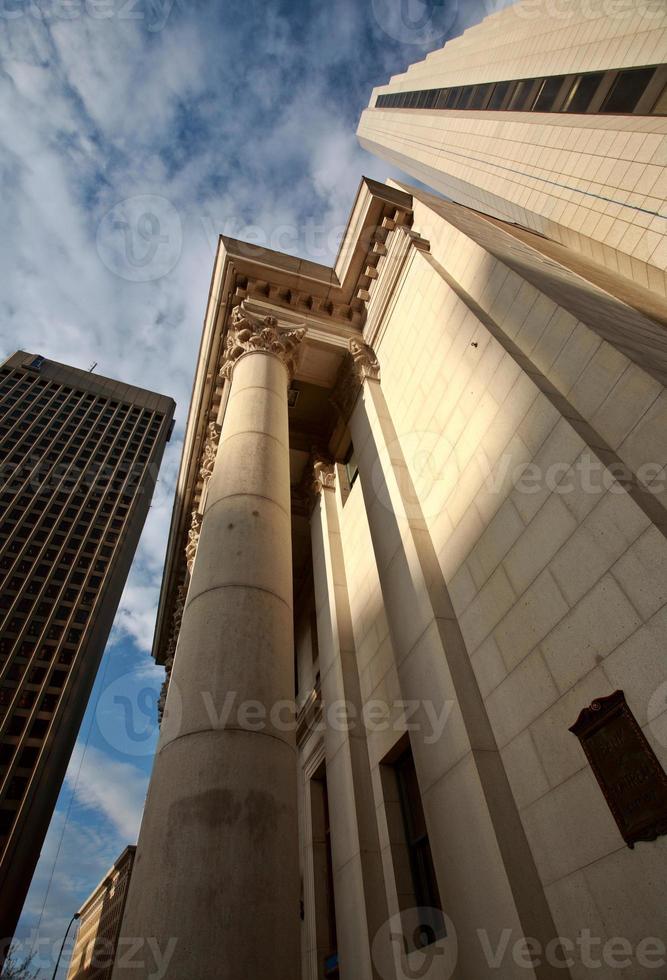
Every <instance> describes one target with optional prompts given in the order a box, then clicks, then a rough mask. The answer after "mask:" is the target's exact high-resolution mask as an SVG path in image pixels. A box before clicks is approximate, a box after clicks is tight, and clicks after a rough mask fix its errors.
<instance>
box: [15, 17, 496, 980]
mask: <svg viewBox="0 0 667 980" xmlns="http://www.w3.org/2000/svg"><path fill="white" fill-rule="evenodd" d="M504 2H506V0H329V2H324V0H298V2H296V0H294V2H292V0H290V2H279V0H243V2H239V0H218V2H217V3H214V2H209V0H0V179H1V181H2V195H1V196H0V277H1V278H0V356H1V357H2V358H3V359H4V357H6V356H8V355H9V354H10V353H12V352H13V351H14V350H16V349H17V348H22V349H25V350H29V351H32V352H34V353H40V354H43V355H45V356H46V357H48V358H52V359H55V360H59V361H63V362H65V363H68V364H72V365H75V366H77V367H81V368H84V369H88V368H90V367H91V366H92V365H93V364H96V368H95V370H96V371H97V372H98V373H100V374H103V375H106V376H110V377H114V378H119V379H121V380H123V381H125V382H128V383H131V384H137V385H141V386H142V387H146V388H151V389H153V390H155V391H159V392H161V393H163V394H167V395H170V396H172V397H173V398H174V399H175V400H176V402H177V410H176V429H175V433H174V437H173V438H172V441H171V443H170V444H169V446H168V448H167V452H166V455H165V459H164V462H163V465H162V468H161V473H160V479H159V482H158V485H157V488H156V493H155V497H154V500H153V505H152V508H151V511H150V515H149V518H148V520H147V523H146V527H145V530H144V533H143V536H142V539H141V543H140V545H139V549H138V552H137V556H136V558H135V561H134V564H133V566H132V571H131V573H130V577H129V580H128V583H127V586H126V589H125V591H124V594H123V598H122V600H121V604H120V607H119V610H118V613H117V616H116V619H115V623H114V627H113V630H112V634H111V637H110V640H109V643H108V645H107V648H106V651H105V653H104V658H103V661H102V665H101V668H100V673H99V675H98V679H97V682H96V684H95V688H94V691H93V694H92V697H91V700H90V704H89V708H88V711H87V713H86V716H85V718H84V721H83V725H82V728H81V731H80V733H79V739H78V742H77V746H76V749H75V752H74V755H73V758H72V761H71V764H70V767H69V770H68V774H67V777H66V780H65V784H64V786H63V791H62V793H61V795H60V799H59V802H58V806H57V808H56V812H55V814H54V818H53V821H52V824H51V827H50V829H49V833H48V836H47V839H46V842H45V845H44V848H43V850H42V855H41V859H40V862H39V865H38V868H37V872H36V874H35V878H34V881H33V885H32V887H31V890H30V893H29V896H28V899H27V902H26V906H25V908H24V913H23V916H22V918H21V922H20V925H19V931H18V934H17V935H18V938H19V939H20V941H21V943H22V947H21V948H22V949H27V948H29V947H30V946H31V945H32V946H34V947H35V949H36V960H35V965H37V966H38V967H39V968H40V980H41V978H47V977H49V978H50V977H51V974H52V971H53V965H54V959H53V949H54V948H55V949H56V953H57V948H58V947H59V945H60V942H61V940H62V936H63V935H64V932H65V928H66V926H67V923H68V921H69V919H70V916H71V914H72V913H73V912H74V911H75V910H76V909H77V908H78V907H79V905H80V904H81V902H82V901H83V900H84V899H85V897H86V896H87V895H88V894H89V893H90V892H91V891H92V890H93V888H94V887H95V886H96V885H97V884H98V882H99V881H100V879H101V878H102V877H103V876H104V873H105V872H106V870H107V869H108V868H109V867H110V865H111V864H112V862H113V861H114V859H115V858H116V857H118V856H119V855H120V853H121V851H122V850H123V849H124V847H125V846H126V845H127V844H128V843H134V842H135V841H136V838H137V834H138V828H139V823H140V819H141V811H142V807H143V803H144V798H145V793H146V787H147V782H148V777H149V774H150V767H151V763H152V754H153V751H154V748H155V743H156V723H155V718H156V714H155V702H156V698H157V694H158V691H159V687H160V684H161V682H162V675H163V671H162V669H161V668H157V667H156V666H155V665H154V664H153V661H152V660H151V657H150V647H151V641H152V634H153V625H154V619H155V612H156V606H157V597H158V592H159V585H160V578H161V571H162V564H163V559H164V550H165V546H166V539H167V531H168V524H169V517H170V513H171V507H172V502H173V493H174V486H175V479H176V473H177V469H178V464H179V458H180V452H181V446H182V436H183V429H184V425H185V420H186V416H187V408H188V402H189V394H190V387H191V384H192V376H193V372H194V365H195V357H196V352H197V347H198V343H199V337H200V332H201V327H202V322H203V316H204V308H205V303H206V299H207V293H208V286H209V280H210V275H211V270H212V265H213V258H214V252H215V245H216V240H217V236H218V234H220V233H222V234H226V235H230V236H232V237H236V238H240V239H245V240H248V241H253V242H257V243H259V244H264V245H268V246H270V247H272V248H276V249H279V250H281V251H285V252H289V253H291V254H295V255H299V256H302V257H305V258H310V259H314V260H316V261H318V262H325V263H330V262H331V261H332V260H333V258H334V255H335V252H336V249H337V245H338V240H339V237H340V233H341V231H342V229H343V227H344V225H345V223H346V220H347V216H348V213H349V210H350V208H351V206H352V203H353V199H354V195H355V192H356V189H357V186H358V183H359V180H360V179H361V177H362V175H366V176H368V177H374V178H376V179H379V180H385V179H386V178H387V177H390V176H394V177H402V176H403V175H401V174H399V173H398V171H395V170H392V169H391V168H389V167H388V166H387V165H385V164H384V163H383V162H382V161H381V160H379V159H376V158H374V157H372V156H370V155H369V154H367V153H365V152H364V151H363V150H361V148H360V147H359V146H358V144H357V142H356V138H355V129H356V125H357V121H358V118H359V115H360V113H361V111H362V109H363V108H364V106H365V105H367V103H368V99H369V96H370V92H371V88H372V87H373V85H377V84H382V83H384V82H386V81H387V80H388V78H389V76H390V75H391V74H394V73H396V72H399V71H403V70H405V68H406V67H407V65H408V64H410V63H411V62H413V61H416V60H419V59H420V58H422V57H423V56H424V55H425V54H426V53H427V52H428V51H429V50H432V49H435V48H437V47H440V46H442V44H443V43H444V42H445V40H446V39H447V38H448V37H450V36H453V35H456V34H458V33H460V32H461V30H463V29H464V28H465V27H467V26H470V25H471V24H473V23H476V22H478V21H479V20H480V19H481V18H482V17H483V16H485V14H487V13H492V12H493V10H495V9H498V8H499V6H502V5H504ZM36 940H38V943H39V944H38V945H35V941H36ZM67 961H68V956H67V950H66V953H65V956H64V958H63V966H62V969H61V972H60V973H59V974H58V975H59V976H62V977H64V976H65V972H66V965H67Z"/></svg>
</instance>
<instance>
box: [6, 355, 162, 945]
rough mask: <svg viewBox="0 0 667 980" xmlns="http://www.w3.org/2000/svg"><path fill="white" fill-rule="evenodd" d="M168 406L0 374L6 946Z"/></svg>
mask: <svg viewBox="0 0 667 980" xmlns="http://www.w3.org/2000/svg"><path fill="white" fill-rule="evenodd" d="M173 411H174V402H173V401H172V400H171V399H170V398H165V397H163V396H162V395H156V394H153V393H152V392H150V391H144V390H143V389H141V388H135V387H132V386H131V385H126V384H122V383H121V382H118V381H112V380H110V379H108V378H103V377H100V376H99V375H96V374H91V373H89V372H86V371H80V370H78V369H77V368H72V367H68V366H66V365H64V364H58V363H57V362H55V361H50V360H47V359H46V358H44V357H41V356H36V355H34V354H29V353H26V352H25V351H18V352H17V353H16V354H13V355H12V356H11V357H10V358H9V359H8V360H7V361H5V363H4V364H3V365H2V367H0V460H1V466H0V578H1V585H0V589H1V591H0V613H1V619H0V936H1V937H3V938H4V941H5V944H6V942H7V941H8V940H9V939H11V937H12V935H13V932H14V929H15V926H16V922H17V920H18V917H19V914H20V912H21V907H22V905H23V902H24V899H25V895H26V892H27V890H28V886H29V884H30V879H31V877H32V874H33V871H34V869H35V865H36V863H37V859H38V858H39V852H40V849H41V846H42V842H43V840H44V836H45V834H46V830H47V828H48V825H49V821H50V819H51V815H52V813H53V809H54V807H55V804H56V800H57V797H58V793H59V790H60V787H61V784H62V781H63V778H64V776H65V770H66V768H67V763H68V761H69V758H70V755H71V752H72V749H73V747H74V743H75V740H76V737H77V733H78V730H79V726H80V724H81V720H82V718H83V714H84V711H85V708H86V704H87V702H88V698H89V696H90V691H91V688H92V685H93V681H94V679H95V674H96V672H97V668H98V666H99V663H100V659H101V656H102V653H103V651H104V646H105V643H106V640H107V636H108V634H109V630H110V629H111V624H112V622H113V617H114V614H115V612H116V607H117V606H118V602H119V601H120V596H121V593H122V591H123V586H124V584H125V580H126V578H127V574H128V571H129V568H130V563H131V561H132V557H133V555H134V552H135V549H136V547H137V543H138V541H139V536H140V534H141V529H142V527H143V525H144V521H145V519H146V515H147V513H148V508H149V506H150V501H151V496H152V493H153V488H154V485H155V480H156V476H157V470H158V467H159V464H160V460H161V458H162V453H163V450H164V446H165V442H166V441H167V439H168V437H169V434H170V430H171V425H172V417H173Z"/></svg>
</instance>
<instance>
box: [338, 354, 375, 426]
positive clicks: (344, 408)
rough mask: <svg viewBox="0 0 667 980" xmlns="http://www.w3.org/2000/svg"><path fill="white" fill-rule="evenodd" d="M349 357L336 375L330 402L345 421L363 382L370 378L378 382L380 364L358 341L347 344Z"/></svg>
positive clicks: (350, 412)
mask: <svg viewBox="0 0 667 980" xmlns="http://www.w3.org/2000/svg"><path fill="white" fill-rule="evenodd" d="M348 351H349V355H350V356H349V357H346V358H345V360H344V361H343V364H342V366H341V369H340V372H339V374H338V380H337V381H336V386H335V388H334V390H333V392H332V395H331V400H332V402H333V403H334V405H335V406H336V408H337V409H338V411H339V412H340V414H341V415H342V416H343V418H344V419H345V421H347V420H348V419H349V417H350V415H351V414H352V409H353V408H354V403H355V402H356V400H357V395H358V394H359V389H360V388H361V386H362V385H363V383H364V381H366V380H367V379H368V378H371V379H372V380H373V381H379V380H380V362H379V361H378V359H377V357H376V356H375V351H374V350H373V348H372V347H369V346H368V344H364V343H363V342H362V341H360V340H354V339H352V340H350V342H349V344H348Z"/></svg>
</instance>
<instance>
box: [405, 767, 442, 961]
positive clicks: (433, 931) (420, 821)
mask: <svg viewBox="0 0 667 980" xmlns="http://www.w3.org/2000/svg"><path fill="white" fill-rule="evenodd" d="M394 769H395V772H396V778H397V782H398V791H399V796H400V800H401V812H402V814H403V824H404V828H405V840H406V844H407V848H408V852H409V855H410V868H411V871H412V881H413V886H414V891H415V899H416V902H417V906H418V907H419V908H421V909H431V910H433V915H432V916H431V921H429V922H421V923H420V935H419V937H417V940H418V941H417V945H418V946H421V947H424V946H429V945H430V944H431V943H433V942H435V941H436V939H439V938H441V937H442V936H444V935H445V929H444V920H443V918H442V916H441V915H437V914H436V913H437V911H438V910H440V909H441V908H442V904H441V901H440V892H439V890H438V882H437V880H436V876H435V868H434V866H433V857H432V855H431V845H430V843H429V839H428V831H427V829H426V820H425V817H424V808H423V806H422V799H421V792H420V790H419V782H418V780H417V772H416V770H415V764H414V760H413V758H412V751H411V750H410V748H408V749H407V750H406V751H405V752H404V753H403V755H401V757H400V758H399V759H398V760H397V761H396V762H395V763H394Z"/></svg>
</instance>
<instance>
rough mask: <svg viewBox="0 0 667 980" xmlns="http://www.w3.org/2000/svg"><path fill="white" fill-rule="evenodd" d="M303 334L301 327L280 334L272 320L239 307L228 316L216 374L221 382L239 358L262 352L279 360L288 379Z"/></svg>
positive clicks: (274, 321)
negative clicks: (285, 369)
mask: <svg viewBox="0 0 667 980" xmlns="http://www.w3.org/2000/svg"><path fill="white" fill-rule="evenodd" d="M305 334H306V330H305V327H299V328H297V329H296V330H281V329H280V328H279V327H278V321H277V320H276V318H275V317H274V316H270V315H269V316H259V315H258V314H256V313H251V312H250V310H248V309H247V308H246V306H245V303H241V305H240V306H237V307H236V309H235V310H234V312H233V313H232V322H231V326H230V328H229V332H228V335H227V341H226V344H225V350H224V354H223V356H222V368H221V370H220V374H221V375H222V376H223V377H224V378H231V376H232V371H233V370H234V364H235V363H236V361H238V359H239V357H241V356H242V355H243V354H248V353H250V352H252V351H263V352H264V353H266V354H275V355H276V357H279V358H280V360H281V361H282V362H283V364H284V365H285V366H286V368H287V371H288V373H289V376H290V378H292V377H293V375H294V371H295V369H296V361H297V356H298V353H299V345H300V344H301V341H302V340H303V338H304V336H305Z"/></svg>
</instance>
